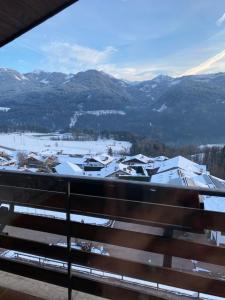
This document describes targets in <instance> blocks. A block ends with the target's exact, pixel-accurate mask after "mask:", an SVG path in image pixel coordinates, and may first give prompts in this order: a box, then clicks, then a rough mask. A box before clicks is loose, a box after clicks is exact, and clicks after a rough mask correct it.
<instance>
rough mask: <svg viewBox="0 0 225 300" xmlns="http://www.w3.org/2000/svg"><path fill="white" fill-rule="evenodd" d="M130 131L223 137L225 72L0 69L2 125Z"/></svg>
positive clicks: (176, 140) (175, 138) (208, 139)
mask: <svg viewBox="0 0 225 300" xmlns="http://www.w3.org/2000/svg"><path fill="white" fill-rule="evenodd" d="M72 128H78V129H92V130H96V131H102V130H107V131H128V132H132V133H135V134H139V135H142V136H147V137H150V138H152V139H155V140H159V141H161V142H164V143H171V144H204V143H225V73H217V74H210V75H194V76H184V77H178V78H172V77H169V76H165V75H159V76H157V77H155V78H154V79H152V80H148V81H142V82H127V81H124V80H119V79H116V78H114V77H112V76H110V75H108V74H106V73H103V72H100V71H96V70H88V71H85V72H79V73H77V74H64V73H59V72H44V71H38V72H31V73H26V74H21V73H19V72H17V71H15V70H11V69H6V68H1V69H0V129H1V130H2V131H3V130H9V129H10V130H17V129H33V130H39V131H41V130H48V131H60V130H61V131H63V130H65V131H67V130H69V129H72Z"/></svg>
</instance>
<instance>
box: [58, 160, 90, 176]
mask: <svg viewBox="0 0 225 300" xmlns="http://www.w3.org/2000/svg"><path fill="white" fill-rule="evenodd" d="M54 171H55V172H56V173H57V174H60V175H70V176H82V175H84V171H83V170H82V169H81V168H80V167H79V166H78V165H76V164H74V163H72V162H70V161H65V162H62V163H61V164H58V165H57V166H55V167H54Z"/></svg>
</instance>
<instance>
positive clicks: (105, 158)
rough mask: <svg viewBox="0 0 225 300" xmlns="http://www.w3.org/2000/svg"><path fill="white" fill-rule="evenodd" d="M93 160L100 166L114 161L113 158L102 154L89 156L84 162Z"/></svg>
mask: <svg viewBox="0 0 225 300" xmlns="http://www.w3.org/2000/svg"><path fill="white" fill-rule="evenodd" d="M90 159H91V160H95V161H96V162H99V163H100V164H103V165H107V164H109V163H110V162H111V161H113V160H114V158H113V157H112V156H110V155H108V154H102V155H95V156H90V157H87V158H86V161H88V160H90Z"/></svg>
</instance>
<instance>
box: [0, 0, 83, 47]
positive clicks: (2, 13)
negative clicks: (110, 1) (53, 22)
mask: <svg viewBox="0 0 225 300" xmlns="http://www.w3.org/2000/svg"><path fill="white" fill-rule="evenodd" d="M77 1H78V0H0V47H2V46H4V45H5V44H7V43H9V42H11V41H12V40H14V39H15V38H17V37H19V36H20V35H22V34H23V33H25V32H27V31H28V30H30V29H32V28H33V27H35V26H37V25H39V24H41V23H42V22H44V21H45V20H47V19H48V18H50V17H52V16H54V15H55V14H57V13H58V12H60V11H61V10H63V9H64V8H66V7H67V6H69V5H71V4H73V3H75V2H77Z"/></svg>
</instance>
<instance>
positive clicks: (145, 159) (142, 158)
mask: <svg viewBox="0 0 225 300" xmlns="http://www.w3.org/2000/svg"><path fill="white" fill-rule="evenodd" d="M132 160H137V161H138V162H140V163H144V164H147V163H148V162H150V161H152V159H151V158H150V157H148V156H145V155H143V154H137V155H134V156H128V157H127V158H126V159H125V160H124V161H123V163H128V162H129V161H132Z"/></svg>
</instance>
